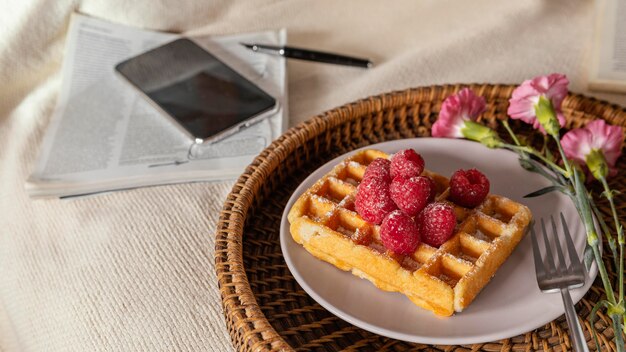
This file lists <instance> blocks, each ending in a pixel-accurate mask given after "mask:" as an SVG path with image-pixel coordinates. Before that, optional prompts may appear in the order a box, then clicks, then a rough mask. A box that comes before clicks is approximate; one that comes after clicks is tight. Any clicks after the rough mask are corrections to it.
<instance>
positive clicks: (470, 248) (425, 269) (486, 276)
mask: <svg viewBox="0 0 626 352" xmlns="http://www.w3.org/2000/svg"><path fill="white" fill-rule="evenodd" d="M388 157H389V155H387V154H385V153H383V152H381V151H377V150H373V149H366V150H363V151H360V152H358V153H356V154H354V155H352V156H351V157H348V158H347V159H346V160H344V161H343V162H341V163H340V164H339V165H337V166H336V167H334V168H333V170H332V171H331V172H330V173H328V174H327V175H325V176H324V177H322V178H321V179H320V180H319V181H318V182H316V183H315V184H314V185H313V186H312V187H311V188H310V189H309V190H307V192H305V193H304V194H303V195H302V196H301V197H300V198H299V199H298V200H297V201H296V203H295V204H294V206H293V207H292V209H291V211H290V213H289V221H290V223H291V232H292V236H293V238H294V239H295V240H296V241H297V242H298V243H300V244H303V245H304V247H305V248H306V249H307V250H308V251H309V252H311V253H312V254H313V255H315V256H316V257H318V258H319V259H322V260H325V261H327V262H329V263H331V264H333V265H335V266H337V267H339V268H341V269H343V270H350V271H352V273H353V274H355V275H357V276H359V277H362V278H366V279H368V280H370V281H371V282H373V283H374V284H375V285H376V286H377V287H379V288H381V289H383V290H386V291H395V292H401V293H403V294H404V295H406V296H407V297H409V299H411V300H412V301H413V302H414V303H415V304H417V305H419V306H421V307H423V308H426V309H429V310H431V311H433V312H434V313H435V314H437V315H442V316H450V315H452V314H453V313H454V312H455V311H456V312H461V311H462V310H463V308H465V307H467V305H469V304H470V303H471V302H472V300H473V299H474V297H475V296H476V295H477V294H478V292H480V290H481V289H482V287H483V286H484V285H485V284H487V283H488V282H489V280H490V278H491V277H492V276H493V275H494V273H495V271H496V270H497V268H498V267H499V266H500V265H501V264H502V262H503V261H504V260H505V259H506V258H507V257H508V256H509V254H510V253H511V252H512V250H513V249H514V248H515V246H516V245H517V243H518V242H519V240H520V239H521V238H522V236H523V234H524V232H525V230H526V228H527V226H528V224H529V222H530V219H531V215H530V210H529V209H528V208H527V207H525V206H523V205H521V204H518V203H516V202H513V201H511V200H509V199H506V198H504V197H500V196H495V195H489V196H488V197H487V199H486V200H485V201H484V202H483V203H482V204H481V205H479V206H478V207H476V208H475V209H467V208H463V207H460V206H457V205H454V208H455V213H456V215H457V231H456V233H455V234H454V235H453V236H452V238H451V239H450V240H448V241H447V242H446V243H444V244H443V245H442V246H441V247H440V248H433V247H431V246H429V245H427V244H424V243H422V244H420V245H419V246H418V248H417V249H416V250H415V252H414V253H413V255H409V256H404V255H398V254H395V253H393V252H391V251H388V250H386V249H385V247H384V246H383V244H382V242H381V240H380V226H378V225H374V224H370V223H368V222H366V221H365V220H363V219H362V218H361V217H360V216H359V215H358V214H357V213H356V212H355V210H354V199H355V198H354V197H355V194H356V190H357V186H358V184H359V182H360V181H361V179H362V178H363V174H364V173H365V169H366V168H367V165H368V164H369V163H371V162H372V161H373V160H374V159H376V158H388ZM425 173H426V174H427V175H428V176H430V177H432V178H433V180H434V181H435V185H436V190H437V195H436V199H437V200H438V201H447V198H448V194H449V191H448V179H447V178H445V177H444V176H441V175H438V174H436V173H434V172H430V171H425Z"/></svg>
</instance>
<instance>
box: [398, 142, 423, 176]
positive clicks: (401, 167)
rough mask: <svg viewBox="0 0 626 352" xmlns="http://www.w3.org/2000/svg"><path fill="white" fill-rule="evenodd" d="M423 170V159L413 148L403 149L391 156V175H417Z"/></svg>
mask: <svg viewBox="0 0 626 352" xmlns="http://www.w3.org/2000/svg"><path fill="white" fill-rule="evenodd" d="M422 171H424V159H423V158H422V156H421V155H419V154H418V153H417V152H415V150H413V149H405V150H401V151H399V152H397V153H395V154H394V155H393V156H392V157H391V177H392V178H393V177H396V176H404V177H413V176H419V175H420V174H421V173H422Z"/></svg>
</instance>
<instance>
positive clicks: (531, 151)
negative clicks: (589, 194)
mask: <svg viewBox="0 0 626 352" xmlns="http://www.w3.org/2000/svg"><path fill="white" fill-rule="evenodd" d="M502 147H504V148H506V149H509V150H513V151H518V152H523V153H528V154H531V155H533V156H536V157H537V158H539V159H540V160H541V161H543V162H544V163H546V165H548V166H549V167H550V168H551V169H553V170H554V171H556V172H558V173H560V174H561V175H563V176H565V177H567V178H569V175H570V173H569V172H568V171H567V170H564V169H563V168H562V167H560V166H559V165H557V164H555V163H553V162H552V161H550V160H548V159H547V158H546V157H545V156H543V155H542V154H541V153H539V152H538V151H536V150H535V149H534V148H531V147H524V146H517V145H512V144H507V143H503V144H502Z"/></svg>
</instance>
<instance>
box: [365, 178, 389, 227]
mask: <svg viewBox="0 0 626 352" xmlns="http://www.w3.org/2000/svg"><path fill="white" fill-rule="evenodd" d="M354 207H355V208H356V211H357V213H359V215H361V217H362V218H363V219H364V220H365V221H367V222H371V223H373V224H380V222H381V221H383V219H384V218H385V216H386V215H387V214H389V213H390V212H392V211H394V210H396V209H398V207H397V206H396V203H394V202H393V200H392V199H391V195H390V194H389V183H388V182H385V181H384V179H383V178H378V177H369V178H365V179H363V181H361V183H360V184H359V186H358V187H357V191H356V199H355V200H354Z"/></svg>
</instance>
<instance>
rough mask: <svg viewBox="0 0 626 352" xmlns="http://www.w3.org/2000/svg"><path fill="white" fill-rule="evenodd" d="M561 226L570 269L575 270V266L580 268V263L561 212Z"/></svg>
mask: <svg viewBox="0 0 626 352" xmlns="http://www.w3.org/2000/svg"><path fill="white" fill-rule="evenodd" d="M561 224H563V233H565V242H566V243H567V252H568V253H569V260H570V262H571V263H572V264H571V265H572V268H575V267H576V266H580V265H581V264H582V263H581V261H580V259H579V258H578V252H576V247H575V246H574V242H573V241H572V235H570V233H569V228H568V227H567V222H565V217H564V216H563V212H561Z"/></svg>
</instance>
